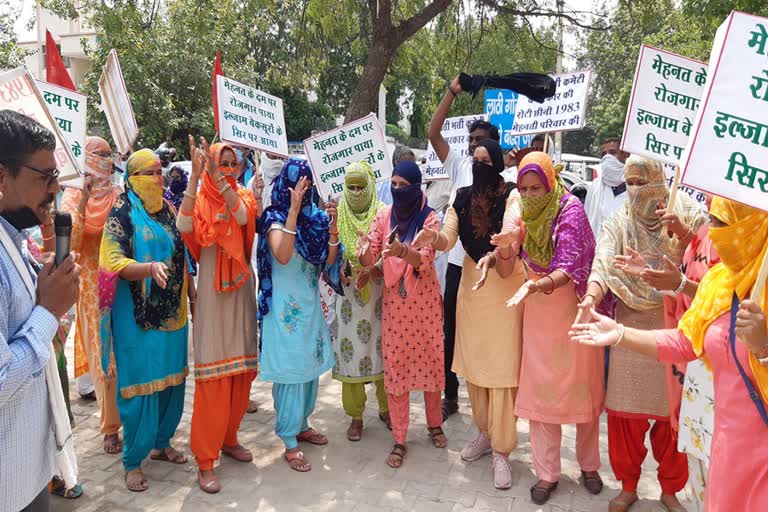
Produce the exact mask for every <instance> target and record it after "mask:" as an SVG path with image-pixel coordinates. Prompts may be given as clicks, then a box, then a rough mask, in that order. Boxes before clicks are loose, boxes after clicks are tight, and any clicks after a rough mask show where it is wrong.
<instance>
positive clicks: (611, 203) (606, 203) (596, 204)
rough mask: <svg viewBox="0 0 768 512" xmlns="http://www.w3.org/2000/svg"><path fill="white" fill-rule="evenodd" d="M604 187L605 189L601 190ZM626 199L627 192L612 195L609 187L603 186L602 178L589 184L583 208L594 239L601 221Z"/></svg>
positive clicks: (597, 237) (600, 229)
mask: <svg viewBox="0 0 768 512" xmlns="http://www.w3.org/2000/svg"><path fill="white" fill-rule="evenodd" d="M603 188H606V189H607V190H602V189H603ZM626 200H627V192H626V191H624V192H622V193H621V194H619V195H617V196H614V195H613V191H612V190H611V189H610V187H603V183H602V180H600V179H596V180H594V181H593V182H592V183H590V184H589V189H587V198H586V200H585V201H584V209H585V211H586V213H587V218H588V219H589V225H590V226H591V227H592V232H593V233H594V234H595V240H598V239H599V238H600V232H601V231H602V225H603V221H604V220H605V219H607V218H608V217H610V216H611V215H613V212H615V211H616V210H617V209H618V208H619V207H621V206H623V205H624V203H625V202H626Z"/></svg>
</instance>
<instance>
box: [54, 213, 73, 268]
mask: <svg viewBox="0 0 768 512" xmlns="http://www.w3.org/2000/svg"><path fill="white" fill-rule="evenodd" d="M53 226H54V230H55V232H56V266H57V267H58V266H59V265H61V262H62V261H64V260H65V259H67V256H69V237H70V235H71V234H72V216H71V215H70V214H68V213H67V212H56V216H55V217H54V219H53Z"/></svg>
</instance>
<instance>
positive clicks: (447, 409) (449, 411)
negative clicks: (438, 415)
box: [440, 398, 459, 422]
mask: <svg viewBox="0 0 768 512" xmlns="http://www.w3.org/2000/svg"><path fill="white" fill-rule="evenodd" d="M440 412H442V414H443V422H445V420H447V419H448V416H451V415H453V414H456V413H457V412H459V401H458V400H448V399H447V398H443V402H442V403H441V404H440Z"/></svg>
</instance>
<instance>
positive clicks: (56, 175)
mask: <svg viewBox="0 0 768 512" xmlns="http://www.w3.org/2000/svg"><path fill="white" fill-rule="evenodd" d="M21 167H26V168H27V169H29V170H30V171H32V172H34V173H37V174H40V175H42V176H45V177H46V178H48V186H51V185H53V183H54V182H55V181H56V180H57V179H59V174H61V172H60V171H59V170H58V169H54V170H53V172H48V171H44V170H42V169H37V168H36V167H32V166H31V165H27V164H21Z"/></svg>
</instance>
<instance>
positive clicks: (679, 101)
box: [621, 45, 707, 165]
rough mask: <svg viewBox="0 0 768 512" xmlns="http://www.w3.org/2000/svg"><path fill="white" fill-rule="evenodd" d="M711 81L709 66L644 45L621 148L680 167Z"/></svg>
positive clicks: (641, 49) (639, 59)
mask: <svg viewBox="0 0 768 512" xmlns="http://www.w3.org/2000/svg"><path fill="white" fill-rule="evenodd" d="M706 82H707V65H706V64H705V63H703V62H699V61H697V60H693V59H689V58H687V57H683V56H681V55H677V54H675V53H670V52H668V51H665V50H661V49H658V48H653V47H651V46H647V45H643V46H641V47H640V55H639V57H638V59H637V68H636V70H635V82H634V83H633V84H632V96H631V97H630V100H629V109H628V110H627V118H626V120H625V121H624V136H623V137H622V140H621V148H622V149H623V150H624V151H626V152H628V153H634V154H638V155H642V156H645V157H648V158H652V159H654V160H659V161H661V162H664V163H667V164H670V165H677V164H678V163H679V162H680V157H681V156H682V154H683V149H685V146H686V144H687V143H688V138H689V136H690V134H691V126H692V125H693V120H694V119H695V117H696V112H697V111H698V109H699V99H700V98H701V94H702V92H703V91H704V85H705V84H706Z"/></svg>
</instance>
